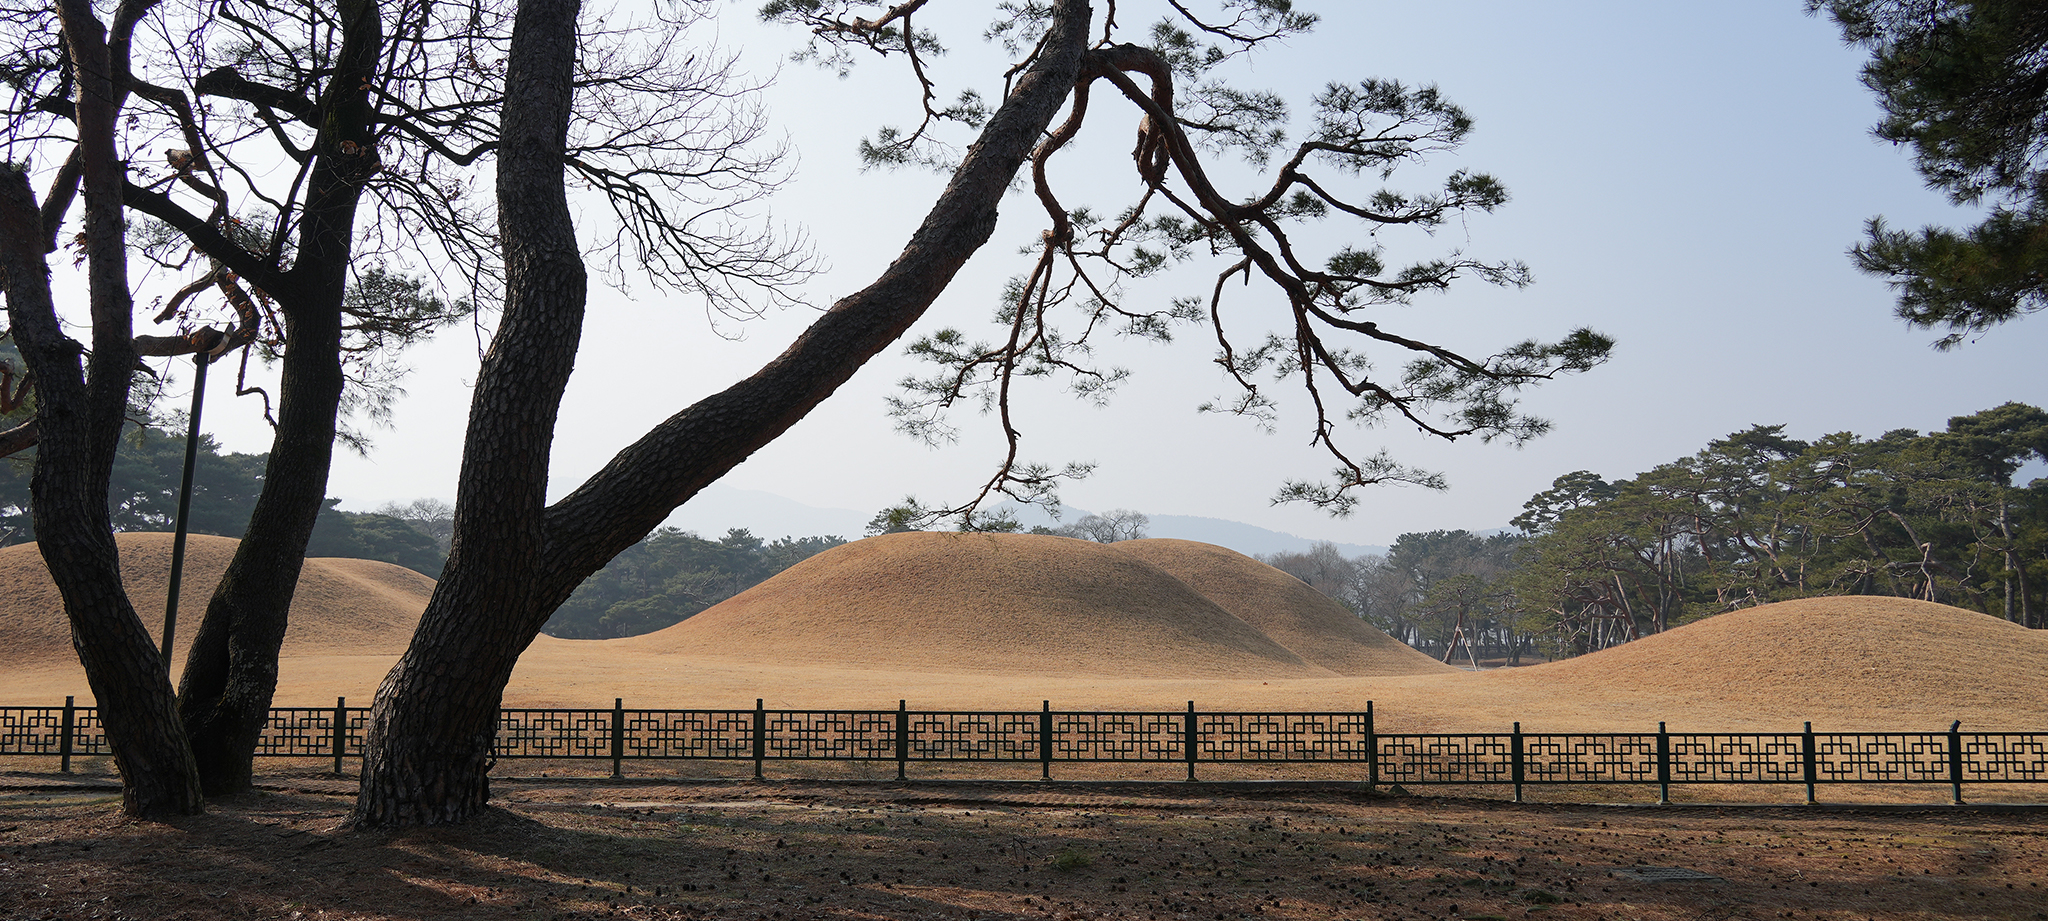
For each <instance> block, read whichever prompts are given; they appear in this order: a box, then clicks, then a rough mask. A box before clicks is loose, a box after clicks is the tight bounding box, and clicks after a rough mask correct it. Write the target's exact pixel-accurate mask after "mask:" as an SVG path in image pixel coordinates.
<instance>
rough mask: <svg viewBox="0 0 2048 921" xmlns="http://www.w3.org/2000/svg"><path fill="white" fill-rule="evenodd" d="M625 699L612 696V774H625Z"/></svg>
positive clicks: (614, 775)
mask: <svg viewBox="0 0 2048 921" xmlns="http://www.w3.org/2000/svg"><path fill="white" fill-rule="evenodd" d="M625 759H626V699H625V698H623V697H614V698H612V776H613V777H624V776H625Z"/></svg>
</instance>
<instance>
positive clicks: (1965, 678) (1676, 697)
mask: <svg viewBox="0 0 2048 921" xmlns="http://www.w3.org/2000/svg"><path fill="white" fill-rule="evenodd" d="M2044 674H2048V633H2043V632H2041V631H2038V630H2028V629H2025V628H2023V627H2020V626H2018V625H2017V624H2012V623H2009V622H2007V621H2003V620H2000V619H1998V618H1995V617H1990V616H1987V615H1984V614H1978V613H1975V612H1973V611H1965V610H1963V609H1961V608H1955V607H1950V606H1948V605H1944V604H1932V603H1929V602H1925V601H1914V600H1911V599H1907V598H1886V597H1873V596H1863V595H1850V596H1836V597H1828V598H1806V599H1802V600H1798V601H1786V602H1780V603H1777V604H1767V605H1763V606H1760V607H1755V608H1747V609H1744V610H1740V611H1734V612H1730V613H1727V614H1721V615H1717V616H1714V617H1710V618H1707V619H1705V620H1701V621H1697V622H1695V623H1691V624H1687V625H1685V626H1683V627H1679V628H1677V629H1674V630H1668V631H1665V632H1664V633H1660V634H1656V635H1654V636H1647V637H1644V638H1642V639H1639V640H1636V641H1635V642H1632V643H1627V644H1624V645H1621V646H1616V647H1613V648H1610V649H1606V650H1602V651H1600V652H1596V653H1593V654H1591V655H1585V656H1580V657H1577V658H1573V659H1566V660H1563V661H1559V662H1553V663H1549V664H1546V665H1538V666H1534V667H1531V668H1522V669H1512V670H1506V671H1496V672H1490V673H1488V674H1487V675H1486V676H1485V681H1484V682H1483V683H1484V684H1485V685H1486V686H1488V687H1490V688H1492V689H1493V691H1494V692H1495V693H1499V694H1503V695H1505V696H1507V697H1509V698H1510V699H1513V698H1527V697H1535V696H1539V695H1540V696H1542V697H1549V698H1557V699H1559V700H1560V701H1563V702H1576V703H1577V704H1579V705H1580V706H1582V707H1585V708H1587V709H1589V710H1594V711H1605V712H1611V713H1619V712H1624V711H1625V712H1632V713H1635V714H1638V715H1639V716H1638V718H1641V717H1648V718H1651V719H1662V720H1665V721H1666V722H1669V723H1670V724H1671V728H1672V729H1673V730H1674V731H1678V730H1682V729H1705V728H1734V727H1736V726H1743V727H1747V728H1757V727H1762V726H1781V725H1782V726H1785V727H1787V728H1789V729H1797V728H1799V725H1798V722H1795V721H1801V720H1807V719H1811V720H1814V721H1815V726H1814V728H1815V729H1820V730H1826V729H1845V730H1846V729H1851V728H1884V729H1897V730H1913V731H1933V730H1939V729H1947V728H1948V720H1950V719H1961V720H1963V721H1964V724H1965V725H1966V726H1969V727H1973V728H1976V729H2028V730H2035V731H2038V730H2040V729H2042V728H2043V726H2042V716H2043V713H2044V710H2048V708H2044V707H2043V705H2042V704H2041V702H2040V680H2041V676H2042V675H2044ZM1709 724H1711V725H1709ZM1852 724H1853V725H1852Z"/></svg>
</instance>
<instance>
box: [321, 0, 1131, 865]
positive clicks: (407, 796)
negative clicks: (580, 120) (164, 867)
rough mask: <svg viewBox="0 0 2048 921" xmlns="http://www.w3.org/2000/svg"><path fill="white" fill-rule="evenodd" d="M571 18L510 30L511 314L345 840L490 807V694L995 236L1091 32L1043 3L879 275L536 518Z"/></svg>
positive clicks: (570, 264) (386, 693) (552, 401)
mask: <svg viewBox="0 0 2048 921" xmlns="http://www.w3.org/2000/svg"><path fill="white" fill-rule="evenodd" d="M576 6H577V4H576V2H575V0H523V2H522V3H521V4H520V6H519V11H518V16H517V19H516V21H515V24H514V27H513V39H512V55H511V58H510V59H509V61H508V66H507V72H506V93H505V100H506V102H505V114H504V118H503V126H504V128H503V131H504V137H505V142H504V144H503V145H502V147H501V152H500V168H499V180H498V182H499V186H498V193H499V200H500V226H501V232H502V235H503V240H504V248H505V261H506V273H507V286H506V293H507V297H506V305H505V314H504V321H503V324H502V325H501V327H500V330H499V332H498V334H497V336H496V337H494V339H493V341H492V346H491V350H490V353H489V354H488V355H487V356H486V358H485V362H484V367H483V370H482V371H481V372H480V374H479V376H478V383H477V389H476V395H475V397H474V401H473V403H472V406H471V417H470V423H469V430H468V434H467V437H466V439H465V442H464V456H463V467H462V481H461V485H460V487H459V489H458V495H457V505H456V518H455V537H454V541H453V545H452V546H451V547H450V551H449V557H448V566H447V569H446V570H445V571H444V574H443V579H442V581H441V583H440V584H439V585H438V586H437V587H436V589H435V592H434V596H433V598H432V599H431V600H430V601H429V602H428V605H427V610H426V612H425V613H424V614H423V615H422V617H421V621H420V626H419V629H418V630H417V631H416V632H415V633H414V636H413V641H412V644H411V646H410V647H409V648H408V649H407V650H406V653H405V655H404V656H403V657H402V658H401V659H400V660H399V662H398V664H397V666H395V667H394V668H393V669H392V671H391V674H390V675H389V676H387V677H386V678H385V680H384V684H383V686H382V687H381V688H379V690H378V694H377V702H376V704H375V705H374V706H373V708H372V711H371V717H370V721H371V722H370V727H369V731H368V737H367V740H366V750H365V754H364V758H363V774H362V786H361V790H360V792H359V793H358V798H357V801H356V807H355V809H354V811H353V812H352V813H351V815H350V823H351V824H352V825H353V826H355V827H378V826H398V825H419V824H437V823H444V822H458V821H462V820H464V819H467V818H469V817H471V816H473V815H475V814H476V813H477V812H478V811H480V810H482V809H483V808H484V807H485V805H486V803H487V801H488V797H489V781H488V777H487V771H488V769H489V765H490V744H491V740H492V738H493V737H494V735H495V731H496V719H497V709H498V706H499V704H500V703H501V701H502V696H503V691H504V687H505V683H506V681H507V680H508V679H509V678H510V676H511V672H512V668H513V666H514V664H516V662H517V660H518V656H519V653H520V652H522V651H524V649H525V648H526V646H527V645H528V644H529V643H531V642H532V641H533V638H534V636H535V635H536V634H537V633H538V632H539V629H540V627H541V625H542V624H543V623H544V622H545V621H546V619H547V617H548V615H549V614H550V613H551V612H552V611H553V610H554V609H555V608H556V607H557V606H559V605H560V603H561V602H562V600H563V599H565V598H567V597H568V595H569V593H570V591H572V590H573V589H574V587H575V585H576V584H577V583H578V582H580V581H581V580H582V579H583V578H584V577H585V576H587V575H589V574H590V573H591V572H594V571H596V569H597V568H599V567H600V566H602V565H603V564H604V562H605V561H606V560H608V559H610V558H611V557H612V556H613V555H615V554H617V553H618V552H619V551H620V550H622V549H624V548H625V547H627V546H630V545H631V544H632V543H633V542H634V541H636V540H638V539H639V538H640V537H641V536H643V535H645V534H646V533H647V531H648V530H650V529H651V528H653V527H654V526H655V525H657V524H659V523H660V521H661V519H662V518H663V517H664V516H666V515H667V514H668V513H669V512H670V511H672V510H673V509H674V508H675V507H676V506H678V505H681V504H682V503H683V502H685V501H687V500H688V499H689V498H690V497H691V496H693V495H695V494H696V492H697V491H698V490H700V489H702V488H703V487H704V486H705V485H707V484H709V483H711V482H712V481H714V480H716V479H717V478H718V477H719V476H721V475H723V474H724V473H725V472H726V471H728V470H730V469H731V468H732V467H734V466H736V465H738V464H739V463H740V462H741V461H742V460H745V459H746V458H747V456H749V455H751V454H752V453H753V452H754V451H755V450H757V449H759V448H760V447H761V446H762V445H765V444H767V443H768V442H769V441H772V440H773V439H774V438H775V437H777V436H778V435H780V434H781V433H782V432H784V431H786V430H787V429H788V428H789V427H790V426H791V425H794V424H795V423H796V422H797V421H798V420H799V419H801V418H803V416H804V415H805V414H806V413H808V412H809V411H810V410H811V409H812V408H814V407H816V406H817V405H818V404H819V403H821V402H823V401H824V399H825V398H827V397H829V396H830V395H831V394H832V392H833V391H834V390H836V389H837V388H838V386H839V385H840V384H842V383H844V382H845V381H846V380H847V379H848V378H850V377H851V376H852V375H853V373H854V372H855V371H856V370H858V369H859V368H860V367H861V366H862V365H863V364H865V363H866V362H867V361H868V360H869V359H870V358H872V357H873V356H874V355H875V354H877V353H879V352H880V351H881V350H882V349H884V348H887V347H888V345H889V344H890V343H892V342H895V341H896V340H897V339H898V338H899V337H901V336H902V334H903V333H904V331H906V330H907V329H908V328H909V326H910V324H911V323H913V322H915V321H916V319H917V318H918V317H919V316H921V315H923V313H924V311H925V310H926V309H927V308H928V307H929V306H930V305H931V303H932V302H933V301H934V300H936V299H937V298H938V295H939V294H940V293H941V292H942V291H943V290H944V289H945V287H946V285H947V283H948V282H949V281H950V280H951V279H952V277H953V275H954V273H955V272H957V271H958V269H959V267H960V266H961V265H962V264H964V263H965V262H966V260H967V258H968V257H969V256H970V255H972V254H973V253H974V252H975V251H976V250H977V249H979V248H980V246H981V245H982V244H983V243H985V242H986V241H987V240H988V238H989V237H990V236H991V235H992V234H993V233H994V229H995V218H996V213H995V212H996V206H997V205H998V203H999V202H1000V201H1001V199H1002V196H1003V194H1004V193H1005V191H1006V190H1007V188H1008V186H1009V183H1010V182H1011V180H1012V179H1014V177H1015V176H1016V175H1017V172H1018V170H1020V169H1021V168H1022V167H1023V165H1024V163H1025V162H1026V158H1027V157H1028V156H1029V154H1030V152H1031V150H1032V148H1033V146H1034V145H1036V144H1037V142H1038V139H1039V138H1040V137H1041V136H1042V134H1043V133H1044V131H1045V129H1046V127H1047V126H1048V125H1050V124H1051V122H1052V119H1053V117H1054V116H1055V115H1056V114H1057V113H1058V111H1059V109H1060V107H1061V105H1062V103H1063V102H1064V101H1065V100H1066V99H1067V97H1068V95H1069V94H1070V93H1071V91H1072V90H1073V87H1074V85H1075V82H1076V77H1077V74H1078V73H1079V68H1080V59H1081V56H1082V52H1083V49H1084V47H1085V45H1086V42H1087V33H1088V26H1089V22H1090V18H1091V10H1090V8H1089V5H1088V3H1087V0H1061V2H1060V3H1058V5H1057V7H1056V10H1055V17H1054V21H1053V23H1052V26H1051V29H1050V30H1049V32H1048V39H1047V41H1046V43H1045V45H1044V46H1043V48H1042V49H1041V51H1040V54H1039V57H1038V60H1037V61H1036V63H1035V64H1034V65H1033V66H1032V69H1031V71H1030V72H1029V73H1027V74H1026V75H1025V77H1024V78H1023V79H1021V80H1020V81H1019V82H1018V84H1017V87H1016V89H1015V91H1014V92H1013V93H1012V94H1011V95H1010V96H1009V97H1008V98H1007V99H1005V100H1004V102H1003V105H1002V106H1001V107H1000V108H999V109H998V110H997V111H996V113H995V114H994V116H993V117H992V118H990V119H989V121H988V123H987V124H986V126H985V127H984V128H983V130H982V133H981V136H980V138H979V139H978V140H977V141H976V143H975V144H974V145H973V146H972V147H971V148H970V149H969V151H968V153H967V155H966V157H965V158H964V159H963V160H962V162H961V164H960V166H959V168H958V169H956V170H955V171H954V174H953V179H952V181H951V182H949V183H948V185H947V187H946V191H945V192H944V193H943V194H942V195H941V196H940V198H939V200H938V202H937V203H936V204H935V205H934V206H933V208H932V210H931V212H930V213H929V214H928V215H927V216H926V218H925V220H924V222H923V224H922V225H920V227H919V229H918V230H917V231H916V233H915V234H914V235H913V236H912V238H911V240H910V242H909V244H908V245H907V246H906V247H905V249H904V252H903V253H902V255H901V256H899V257H898V259H897V260H896V261H895V263H893V264H892V265H890V266H889V268H888V269H887V270H885V271H884V273H883V274H882V276H881V278H879V279H878V280H877V281H876V282H875V283H874V284H872V285H870V286H868V287H867V288H865V289H863V290H862V291H860V292H857V293H855V294H853V295H850V296H848V297H846V298H844V299H842V300H841V301H839V302H838V303H836V304H834V305H833V307H832V308H831V309H830V310H828V311H826V313H825V314H824V315H823V316H822V317H820V318H819V319H818V320H817V321H816V322H815V323H813V324H812V326H811V327H810V328H809V329H807V330H806V331H805V332H804V333H803V335H801V336H799V337H798V338H797V340H796V341H795V342H794V343H792V344H791V346H790V347H789V349H787V350H786V351H785V352H784V353H783V354H782V355H781V356H778V357H777V358H776V359H775V360H773V361H771V362H769V363H768V365H766V366H764V367H763V368H762V369H761V370H760V371H758V372H756V373H755V374H754V375H753V376H751V377H749V378H748V379H746V380H744V381H741V382H740V383H738V384H735V385H734V386H733V387H731V388H728V389H727V390H726V391H724V392H722V393H720V394H717V395H714V396H712V397H709V398H707V399H705V400H703V401H700V402H699V403H697V404H696V405H694V406H692V407H690V408H689V409H687V410H685V411H683V412H681V413H678V414H677V415H675V416H673V417H671V418H670V419H668V420H667V421H665V422H663V423H662V424H661V425H659V426H657V427H656V428H655V429H654V430H653V431H651V432H649V433H648V434H647V435H646V436H644V437H642V438H641V439H640V440H639V441H638V442H636V443H635V444H633V445H631V446H629V447H627V448H626V449H624V450H622V451H621V452H620V453H619V454H618V455H617V456H616V457H614V458H613V460H612V462H611V463H610V464H608V465H606V467H605V469H604V470H602V471H600V472H599V473H598V474H597V475H595V476H593V477H592V478H591V480H590V481H588V482H586V483H585V484H584V486H583V487H581V488H579V489H578V490H576V491H575V492H574V493H572V494H571V495H570V496H568V497H565V498H564V499H563V500H561V501H560V502H558V503H557V504H556V505H555V506H554V507H553V508H544V507H543V501H544V499H543V497H544V495H545V492H544V490H545V487H546V475H547V458H548V451H549V448H550V442H551V440H552V433H553V429H554V417H555V413H556V411H557V409H558V407H559V403H560V399H561V392H562V387H563V386H564V384H565V383H566V381H567V378H568V373H569V370H570V367H571V365H572V363H573V359H574V353H575V344H576V342H577V339H578V337H579V336H580V334H581V318H582V311H583V296H584V278H585V277H584V272H583V265H582V260H581V258H580V256H579V254H578V253H577V252H576V249H575V242H574V233H573V228H572V227H571V226H570V222H569V215H568V209H567V203H566V194H565V192H564V189H563V182H562V180H563V165H562V147H563V138H564V136H565V134H566V131H567V119H568V116H569V86H570V80H571V76H572V73H571V68H570V62H571V61H572V60H573V56H574V53H575V50H576V49H575V41H576V39H575V34H576V33H575V28H574V25H575V17H576V12H577V10H576Z"/></svg>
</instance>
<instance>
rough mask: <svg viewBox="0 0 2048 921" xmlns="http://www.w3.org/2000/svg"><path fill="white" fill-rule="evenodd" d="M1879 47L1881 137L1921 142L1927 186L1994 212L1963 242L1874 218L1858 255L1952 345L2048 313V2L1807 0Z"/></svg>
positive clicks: (1913, 317) (1876, 85)
mask: <svg viewBox="0 0 2048 921" xmlns="http://www.w3.org/2000/svg"><path fill="white" fill-rule="evenodd" d="M1807 10H1808V11H1809V12H1813V11H1818V10H1825V11H1826V12H1827V13H1828V15H1829V16H1831V17H1833V18H1834V20H1835V22H1836V23H1837V24H1839V25H1840V26H1841V27H1842V37H1843V39H1844V40H1846V41H1848V42H1849V43H1850V44H1853V45H1860V46H1862V47H1865V48H1868V49H1870V52H1871V60H1870V63H1869V64H1867V65H1865V66H1864V68H1863V82H1864V84H1865V85H1866V86H1868V87H1870V89H1871V90H1872V91H1873V92H1875V93H1876V94H1877V98H1878V103H1879V104H1880V105H1881V106H1882V107H1883V108H1884V119H1883V120H1882V121H1880V122H1878V124H1877V128H1876V133H1877V136H1878V137H1880V138H1883V139H1885V140H1888V141H1891V142H1892V143H1894V144H1910V145H1912V148H1913V156H1914V159H1915V162H1916V163H1917V165H1918V166H1919V169H1920V173H1921V175H1923V176H1925V177H1926V178H1927V184H1928V186H1930V187H1932V188H1935V189H1940V190H1942V191H1943V192H1946V193H1947V194H1948V196H1949V199H1950V200H1951V201H1953V202H1955V203H1956V204H1959V205H1979V204H1984V205H1989V207H1990V213H1989V214H1987V215H1986V216H1985V218H1984V220H1983V221H1982V222H1981V223H1979V224H1978V225H1977V226H1975V227H1971V228H1968V229H1966V230H1962V231H1956V230H1951V229H1948V228H1942V227H1926V228H1922V229H1920V230H1917V231H1906V230H1896V229H1893V228H1891V227H1889V226H1887V225H1886V224H1885V222H1884V219H1883V218H1881V217H1879V218H1873V219H1871V221H1870V225H1869V236H1868V238H1867V239H1866V240H1865V241H1864V242H1862V243H1860V244H1858V245H1857V246H1856V247H1855V248H1854V249H1853V250H1852V251H1851V252H1852V255H1853V256H1854V257H1855V260H1856V265H1857V267H1858V268H1861V269H1862V270H1863V271H1865V272H1868V273H1870V274H1872V275H1878V276H1882V277H1885V278H1888V279H1890V280H1891V283H1892V286H1893V287H1894V288H1896V289H1898V292H1899V302H1898V315H1899V317H1900V318H1902V319H1904V320H1906V321H1907V322H1908V323H1910V324H1912V325H1914V326H1916V327H1920V328H1923V329H1945V330H1947V333H1946V334H1945V335H1943V336H1942V338H1941V339H1939V340H1937V341H1936V346H1937V347H1939V348H1944V349H1946V348H1952V347H1954V346H1955V345H1957V344H1958V343H1960V342H1962V341H1963V340H1964V339H1965V338H1967V337H1969V336H1971V335H1974V334H1976V333H1979V332H1981V331H1983V330H1985V329H1988V328H1990V327H1992V326H1995V325H1997V324H2000V323H2003V322H2005V321H2007V320H2010V319H2013V318H2015V317H2018V316H2020V315H2022V314H2027V313H2033V312H2035V311H2037V310H2040V309H2042V308H2043V307H2048V5H2044V4H2042V3H2041V2H2039V0H1976V2H1972V0H1808V2H1807Z"/></svg>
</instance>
